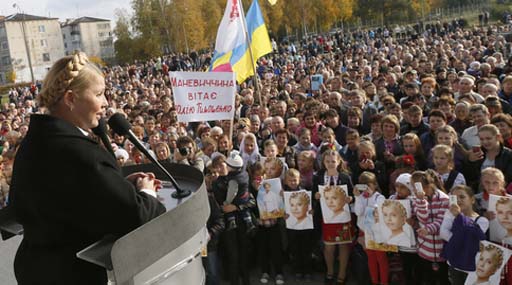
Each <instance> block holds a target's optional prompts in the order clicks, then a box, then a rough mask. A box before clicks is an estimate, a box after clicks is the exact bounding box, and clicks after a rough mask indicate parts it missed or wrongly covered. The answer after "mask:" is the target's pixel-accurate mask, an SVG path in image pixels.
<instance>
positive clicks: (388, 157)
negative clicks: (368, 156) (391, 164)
mask: <svg viewBox="0 0 512 285" xmlns="http://www.w3.org/2000/svg"><path fill="white" fill-rule="evenodd" d="M384 159H385V160H386V161H395V156H394V155H393V154H392V153H391V152H389V151H387V150H386V151H385V152H384Z"/></svg>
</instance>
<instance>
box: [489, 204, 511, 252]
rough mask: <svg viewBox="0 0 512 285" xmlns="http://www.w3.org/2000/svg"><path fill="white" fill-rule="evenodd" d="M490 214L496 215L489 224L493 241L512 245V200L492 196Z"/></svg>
mask: <svg viewBox="0 0 512 285" xmlns="http://www.w3.org/2000/svg"><path fill="white" fill-rule="evenodd" d="M489 212H493V213H494V219H490V222H489V232H490V238H491V240H492V241H495V242H497V243H502V242H503V243H506V244H512V198H511V197H508V196H507V197H503V196H496V195H491V196H490V197H489Z"/></svg>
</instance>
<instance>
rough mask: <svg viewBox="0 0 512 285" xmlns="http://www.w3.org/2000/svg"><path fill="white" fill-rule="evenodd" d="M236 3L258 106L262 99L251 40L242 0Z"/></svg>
mask: <svg viewBox="0 0 512 285" xmlns="http://www.w3.org/2000/svg"><path fill="white" fill-rule="evenodd" d="M253 1H254V0H253ZM238 5H239V7H240V11H241V12H242V17H243V19H242V25H243V27H244V33H245V40H246V42H247V46H248V47H249V56H250V57H251V64H252V70H253V72H254V75H253V80H254V87H255V88H256V92H258V100H259V101H260V106H262V104H263V101H262V100H261V91H260V87H259V84H258V73H257V70H256V64H254V57H253V55H252V47H251V40H250V38H249V30H248V29H247V21H246V20H245V11H244V6H243V5H242V0H238Z"/></svg>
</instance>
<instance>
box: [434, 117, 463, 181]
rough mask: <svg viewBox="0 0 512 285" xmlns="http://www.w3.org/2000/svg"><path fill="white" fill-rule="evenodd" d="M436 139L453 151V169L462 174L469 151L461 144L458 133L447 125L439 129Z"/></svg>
mask: <svg viewBox="0 0 512 285" xmlns="http://www.w3.org/2000/svg"><path fill="white" fill-rule="evenodd" d="M435 138H436V142H437V144H442V145H446V146H448V147H450V148H452V149H453V169H455V170H457V171H459V172H461V171H462V164H463V163H464V159H465V157H466V155H467V151H466V149H465V148H464V146H462V145H461V144H460V143H459V141H458V135H457V132H456V131H455V130H454V129H453V128H452V127H451V126H449V125H446V126H444V127H441V128H439V129H437V131H436V135H435ZM431 155H432V153H431ZM429 167H433V163H432V159H431V158H430V157H429Z"/></svg>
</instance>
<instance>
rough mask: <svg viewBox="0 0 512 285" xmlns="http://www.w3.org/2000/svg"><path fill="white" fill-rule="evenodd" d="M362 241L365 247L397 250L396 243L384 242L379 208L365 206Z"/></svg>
mask: <svg viewBox="0 0 512 285" xmlns="http://www.w3.org/2000/svg"><path fill="white" fill-rule="evenodd" d="M363 227H364V242H365V247H366V248H367V249H372V250H380V251H391V252H398V247H397V246H396V245H390V244H386V243H384V237H383V235H382V227H381V225H380V217H379V209H378V208H377V207H366V209H365V212H364V220H363Z"/></svg>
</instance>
